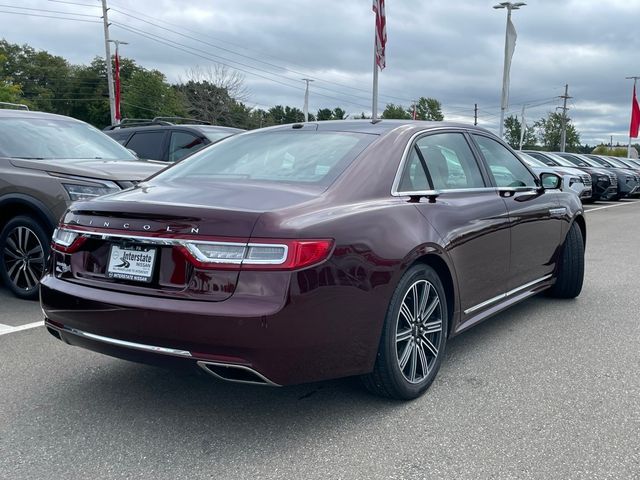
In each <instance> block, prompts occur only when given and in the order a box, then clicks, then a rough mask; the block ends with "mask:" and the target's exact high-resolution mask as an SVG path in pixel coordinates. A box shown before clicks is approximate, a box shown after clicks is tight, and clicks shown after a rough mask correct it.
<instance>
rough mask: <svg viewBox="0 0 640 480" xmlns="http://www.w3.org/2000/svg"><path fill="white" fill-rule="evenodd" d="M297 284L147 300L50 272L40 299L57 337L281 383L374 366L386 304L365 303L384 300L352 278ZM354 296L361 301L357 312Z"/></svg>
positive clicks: (118, 353)
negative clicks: (212, 296)
mask: <svg viewBox="0 0 640 480" xmlns="http://www.w3.org/2000/svg"><path fill="white" fill-rule="evenodd" d="M286 275H289V276H290V275H291V274H286ZM293 277H295V275H293ZM292 282H293V283H294V285H293V287H291V290H293V291H297V292H299V291H300V286H299V285H298V284H297V281H296V279H295V278H293V280H292ZM289 292H290V288H289V285H288V284H287V285H286V288H284V294H283V295H282V296H281V298H273V299H271V300H269V299H266V298H265V297H264V296H261V295H254V296H251V295H244V296H243V295H239V294H234V295H233V296H232V297H231V298H230V299H228V300H226V301H224V302H203V301H190V300H175V299H152V301H153V303H152V306H147V305H148V302H149V298H150V297H143V296H140V295H132V294H126V293H122V292H114V291H108V290H102V289H96V288H93V287H87V286H83V285H78V284H73V283H70V282H67V281H64V280H60V279H56V278H55V277H53V276H51V275H47V276H45V277H44V279H43V280H42V282H41V303H42V308H43V310H44V313H45V316H46V318H47V327H48V328H49V329H50V331H51V332H52V333H54V334H55V333H57V335H56V336H57V337H58V338H60V339H61V340H63V341H65V342H67V343H69V344H71V345H76V346H79V347H83V348H87V349H89V350H94V351H97V352H100V353H103V354H106V355H110V356H114V357H118V358H122V359H125V360H132V361H137V362H142V363H149V364H153V365H159V366H187V367H198V362H212V363H215V364H225V365H237V366H243V367H247V368H250V369H252V370H253V371H255V372H257V373H258V374H259V375H260V376H263V377H265V378H266V379H267V380H268V383H273V384H278V385H290V384H296V383H303V382H309V381H317V380H324V379H329V378H337V377H343V376H349V375H356V374H362V373H366V372H369V371H371V369H372V368H373V362H374V361H375V354H376V350H377V345H378V340H379V334H380V328H381V325H382V320H383V318H382V317H383V316H384V312H385V310H384V309H383V308H380V309H379V313H378V316H380V318H379V319H377V318H376V315H375V314H374V313H373V311H371V312H363V308H362V305H363V304H364V305H367V304H369V305H372V308H376V307H377V306H376V305H375V303H376V302H375V301H372V300H371V298H370V297H369V296H368V298H366V299H365V298H364V295H368V294H366V293H365V292H357V291H356V292H354V291H352V290H351V289H348V288H345V287H335V286H333V287H323V288H316V289H315V290H313V291H310V292H305V294H304V295H300V294H298V296H294V297H292V296H291V294H290V293H289ZM369 295H370V294H369ZM359 296H362V298H358V297H359ZM143 302H145V304H147V305H145V306H144V307H143V306H142V304H143ZM352 305H360V306H359V307H357V308H358V310H359V311H356V310H354V309H355V308H356V307H351V306H352ZM376 309H377V308H376ZM200 366H202V365H200Z"/></svg>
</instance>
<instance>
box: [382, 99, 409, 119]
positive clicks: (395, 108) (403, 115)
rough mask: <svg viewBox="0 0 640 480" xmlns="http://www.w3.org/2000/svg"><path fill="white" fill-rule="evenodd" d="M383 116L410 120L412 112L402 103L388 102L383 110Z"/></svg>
mask: <svg viewBox="0 0 640 480" xmlns="http://www.w3.org/2000/svg"><path fill="white" fill-rule="evenodd" d="M382 118H386V119H398V120H408V119H410V118H411V114H410V113H409V112H408V111H407V109H406V108H404V107H403V106H402V105H395V104H393V103H388V104H387V106H386V107H385V109H384V111H383V112H382Z"/></svg>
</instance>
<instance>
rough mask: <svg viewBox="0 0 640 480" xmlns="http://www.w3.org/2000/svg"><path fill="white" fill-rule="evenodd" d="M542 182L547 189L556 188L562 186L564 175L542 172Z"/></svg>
mask: <svg viewBox="0 0 640 480" xmlns="http://www.w3.org/2000/svg"><path fill="white" fill-rule="evenodd" d="M540 183H541V184H542V188H543V189H545V190H555V189H558V188H560V187H561V186H562V177H560V176H559V175H556V174H555V173H546V172H545V173H541V174H540Z"/></svg>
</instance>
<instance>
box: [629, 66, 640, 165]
mask: <svg viewBox="0 0 640 480" xmlns="http://www.w3.org/2000/svg"><path fill="white" fill-rule="evenodd" d="M638 78H640V77H626V79H627V80H631V79H633V92H634V93H635V91H636V82H637V81H638ZM634 99H635V96H634V97H633V98H632V99H631V120H632V121H633V102H634ZM627 158H631V128H629V144H628V145H627Z"/></svg>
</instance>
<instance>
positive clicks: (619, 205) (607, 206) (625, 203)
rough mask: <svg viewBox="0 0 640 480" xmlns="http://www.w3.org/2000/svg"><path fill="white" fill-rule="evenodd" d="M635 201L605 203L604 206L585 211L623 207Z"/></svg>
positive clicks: (633, 203)
mask: <svg viewBox="0 0 640 480" xmlns="http://www.w3.org/2000/svg"><path fill="white" fill-rule="evenodd" d="M636 203H637V202H623V203H614V204H613V205H605V206H604V207H596V208H590V209H589V210H587V209H585V212H595V211H596V210H604V209H605V208H614V207H623V206H625V205H635V204H636Z"/></svg>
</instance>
